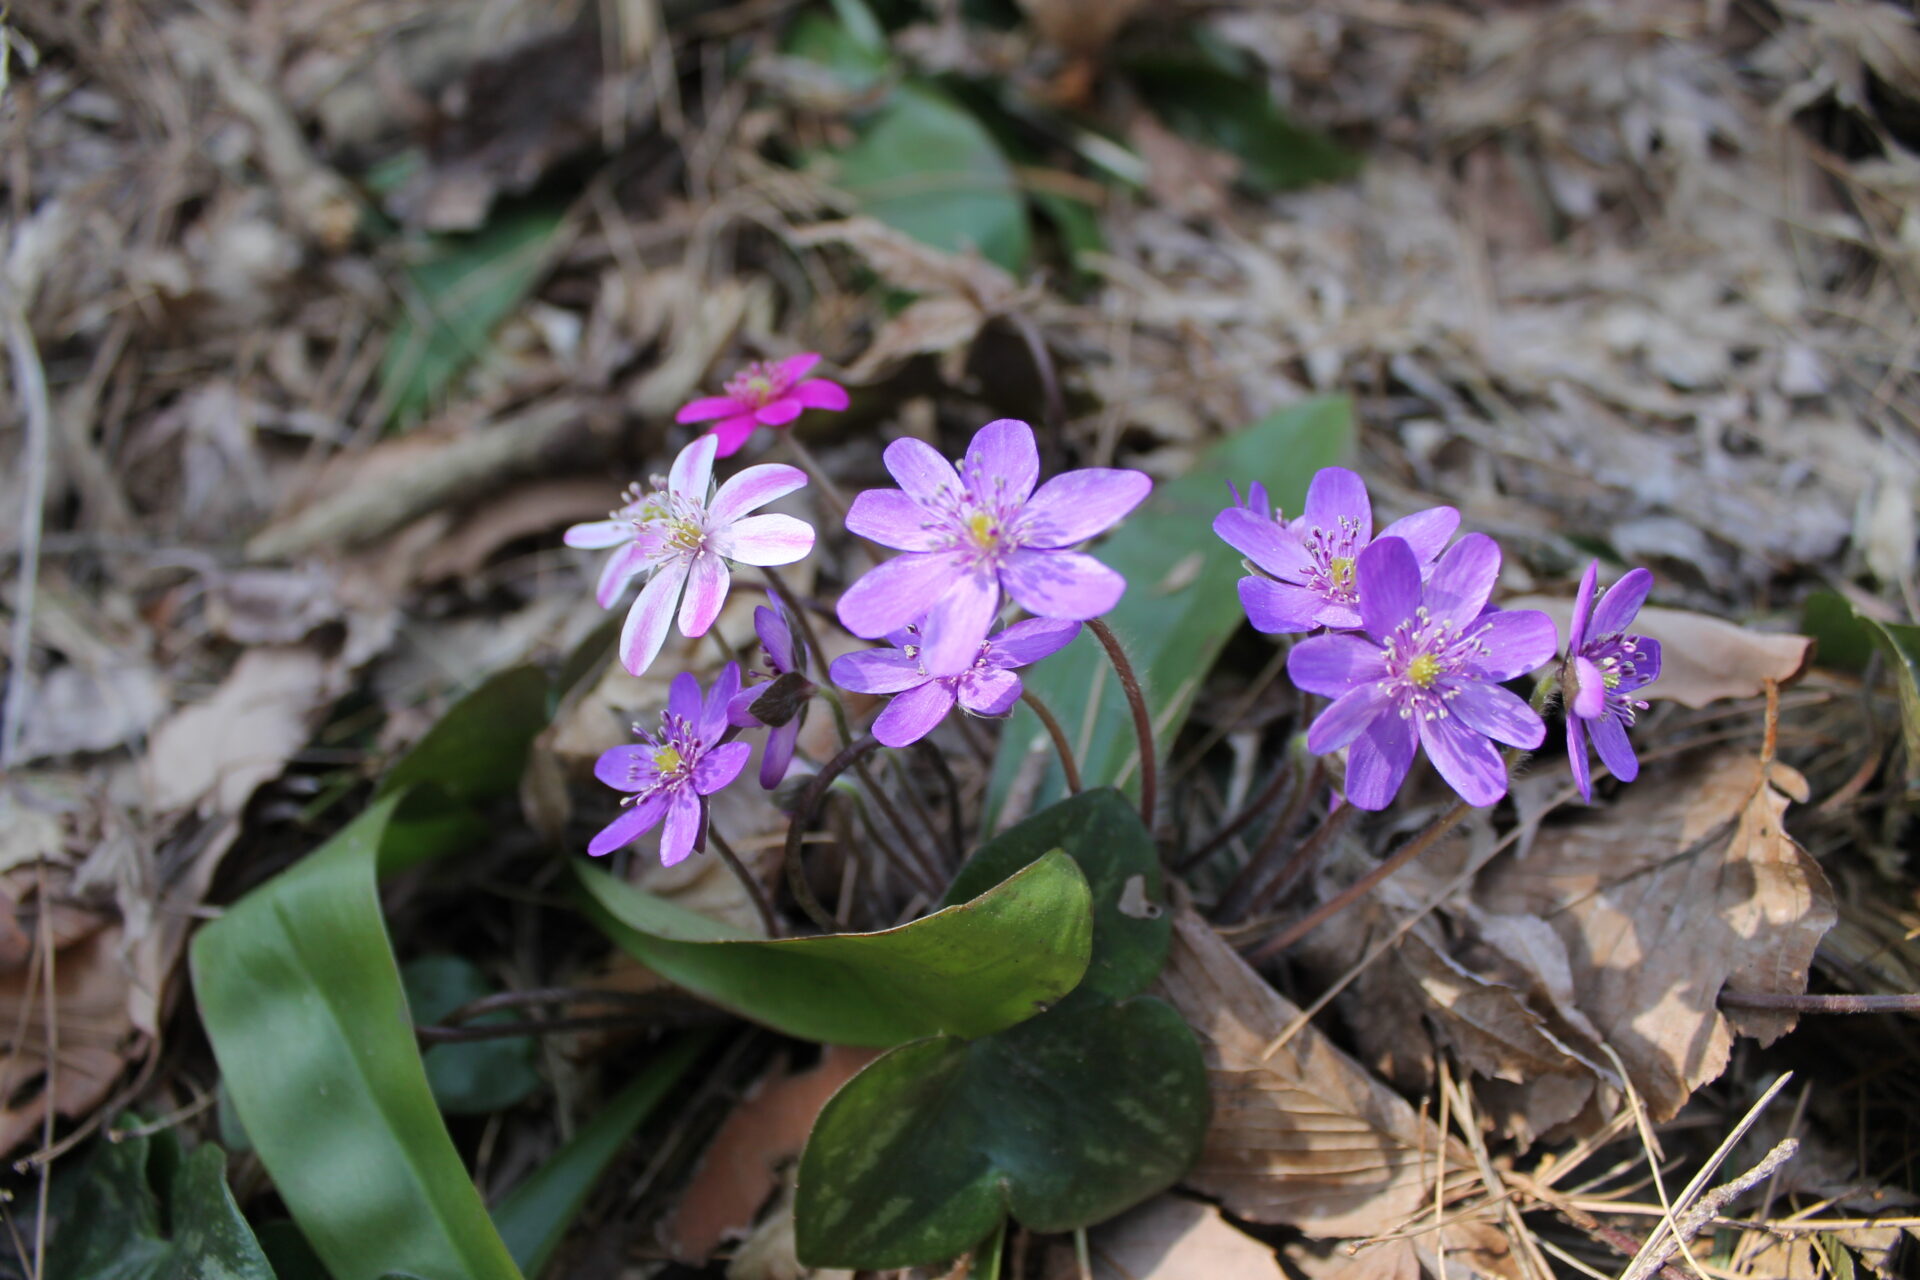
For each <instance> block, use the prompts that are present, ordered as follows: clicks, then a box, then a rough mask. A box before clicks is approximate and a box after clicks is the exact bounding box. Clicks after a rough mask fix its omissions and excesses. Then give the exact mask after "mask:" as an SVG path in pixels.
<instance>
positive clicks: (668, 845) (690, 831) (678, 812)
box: [660, 787, 706, 867]
mask: <svg viewBox="0 0 1920 1280" xmlns="http://www.w3.org/2000/svg"><path fill="white" fill-rule="evenodd" d="M705 816H706V810H705V809H704V808H703V807H702V806H701V804H700V799H699V797H698V796H696V795H694V793H693V788H692V787H678V788H675V789H674V791H672V792H671V793H670V794H669V795H668V797H667V822H666V825H665V826H663V827H661V828H660V865H662V866H666V867H671V866H673V865H674V864H675V863H677V862H681V861H684V860H685V859H686V856H687V855H688V854H690V853H692V852H693V846H694V845H695V844H696V843H698V842H699V839H700V820H701V819H702V818H703V817H705Z"/></svg>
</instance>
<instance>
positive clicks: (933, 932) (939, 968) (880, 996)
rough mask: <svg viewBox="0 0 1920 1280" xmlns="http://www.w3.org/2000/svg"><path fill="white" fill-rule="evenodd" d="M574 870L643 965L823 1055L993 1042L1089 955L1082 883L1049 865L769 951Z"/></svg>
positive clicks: (600, 875)
mask: <svg viewBox="0 0 1920 1280" xmlns="http://www.w3.org/2000/svg"><path fill="white" fill-rule="evenodd" d="M577 870H578V874H579V877H580V883H581V886H582V888H583V889H584V891H585V892H584V894H583V897H584V899H585V903H586V906H587V910H588V913H589V914H590V915H591V916H592V917H593V918H594V919H595V920H596V921H597V922H598V923H599V924H600V926H601V928H603V929H605V930H606V931H607V934H608V936H609V937H611V938H612V939H613V940H614V942H615V943H616V944H618V945H619V946H620V947H621V948H623V949H624V950H626V951H627V952H628V953H629V954H631V955H632V956H634V957H635V958H636V959H638V960H639V961H640V962H641V963H643V964H645V965H647V966H648V967H649V968H651V969H654V970H655V971H657V972H659V973H660V974H661V975H662V976H664V977H666V978H669V979H671V980H672V981H674V982H677V983H679V984H680V985H681V986H683V987H686V988H687V989H688V990H690V991H694V992H697V993H698V994H699V995H701V996H703V997H705V998H706V999H708V1000H711V1001H712V1002H713V1003H715V1004H717V1005H720V1006H721V1007H723V1008H727V1009H731V1010H733V1011H734V1012H736V1013H738V1014H740V1015H741V1016H742V1017H745V1018H750V1019H752V1020H753V1021H755V1022H758V1023H761V1024H762V1025H764V1026H768V1027H772V1028H773V1029H774V1030H776V1031H781V1032H784V1033H786V1034H787V1035H791V1036H797V1037H799V1038H800V1039H803V1040H819V1041H823V1042H825V1043H828V1044H848V1045H876V1046H888V1045H896V1044H901V1043H903V1042H905V1041H908V1040H916V1039H919V1038H920V1037H922V1036H929V1035H940V1034H953V1035H960V1036H980V1035H986V1034H988V1033H989V1032H993V1031H998V1030H1000V1029H1001V1028H1002V1027H1007V1026H1011V1025H1013V1024H1014V1023H1017V1022H1020V1021H1022V1020H1023V1019H1027V1018H1031V1017H1032V1016H1033V1015H1034V1014H1036V1013H1038V1012H1039V1011H1040V1010H1042V1009H1044V1008H1046V1007H1047V1006H1048V1005H1051V1004H1053V1003H1054V1002H1055V1001H1057V1000H1059V999H1060V998H1061V997H1062V996H1064V995H1066V994H1067V993H1068V992H1069V991H1071V990H1073V988H1074V985H1075V984H1076V983H1078V982H1079V981H1080V977H1081V975H1082V974H1084V973H1085V972H1086V969H1087V959H1088V956H1089V954H1090V950H1091V945H1092V934H1093V926H1092V920H1091V915H1090V909H1089V908H1090V901H1091V900H1090V897H1089V893H1088V889H1087V881H1086V878H1085V877H1084V876H1083V875H1082V874H1081V873H1080V869H1079V868H1078V867H1077V866H1075V865H1074V862H1073V860H1072V859H1071V858H1069V857H1067V856H1066V855H1065V854H1059V853H1056V854H1052V855H1049V856H1046V857H1042V858H1040V859H1038V860H1037V861H1035V862H1034V863H1033V864H1032V865H1031V866H1029V867H1027V868H1026V869H1025V870H1023V871H1021V872H1020V873H1019V874H1018V875H1015V876H1013V877H1012V878H1011V879H1008V880H1006V881H1005V882H1004V883H1001V884H997V885H995V886H993V887H992V888H990V889H988V890H987V891H986V892H984V893H982V894H981V895H980V896H978V897H976V898H974V899H973V900H971V901H969V902H962V903H960V904H958V905H955V906H950V907H947V908H946V909H944V910H941V911H937V912H935V913H934V914H932V915H930V916H925V917H923V918H921V919H919V920H915V921H913V922H912V923H911V924H905V925H901V926H900V927H899V928H896V929H886V930H882V931H881V932H878V933H838V934H828V935H825V936H821V937H811V938H782V939H778V940H771V941H770V940H768V939H764V938H755V937H751V936H749V935H746V934H742V933H739V932H737V931H736V930H734V929H732V928H731V927H729V926H727V925H723V924H721V923H719V922H718V921H716V920H712V919H709V918H708V917H706V916H701V915H696V914H694V913H693V912H690V911H687V910H684V909H683V908H680V907H677V906H675V905H673V904H672V903H670V902H667V901H665V900H664V899H661V898H657V897H654V896H653V895H652V894H649V893H646V892H644V891H642V890H640V889H636V888H634V887H633V886H632V885H629V884H627V883H625V882H623V881H620V880H616V879H614V878H613V877H612V876H609V875H607V874H606V873H605V872H603V871H599V870H596V869H594V868H592V867H588V866H585V865H580V866H578V868H577Z"/></svg>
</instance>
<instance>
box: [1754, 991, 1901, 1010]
mask: <svg viewBox="0 0 1920 1280" xmlns="http://www.w3.org/2000/svg"><path fill="white" fill-rule="evenodd" d="M1720 1003H1721V1004H1722V1005H1724V1006H1728V1007H1731V1008H1735V1009H1770V1010H1775V1011H1778V1012H1781V1013H1920V995H1906V996H1845V995H1836V996H1814V995H1793V994H1790V993H1788V992H1784V991H1780V992H1776V991H1722V992H1721V993H1720Z"/></svg>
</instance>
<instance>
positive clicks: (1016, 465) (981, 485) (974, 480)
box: [960, 418, 1040, 504]
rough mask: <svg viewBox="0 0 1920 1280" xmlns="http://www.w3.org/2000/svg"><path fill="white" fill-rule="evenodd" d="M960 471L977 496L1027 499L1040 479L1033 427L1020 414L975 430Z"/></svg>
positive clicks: (968, 486)
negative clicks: (1018, 416) (1017, 416)
mask: <svg viewBox="0 0 1920 1280" xmlns="http://www.w3.org/2000/svg"><path fill="white" fill-rule="evenodd" d="M960 473H961V479H962V480H963V481H964V482H965V483H966V486H967V488H969V489H971V490H972V491H973V493H974V496H976V497H978V498H981V499H989V500H1001V501H1011V502H1013V503H1015V504H1018V503H1022V502H1025V501H1026V500H1027V498H1028V497H1029V496H1030V495H1031V494H1032V493H1033V486H1034V482H1035V481H1037V480H1039V479H1040V450H1039V448H1038V447H1037V446H1036V445H1035V444H1034V442H1033V428H1032V427H1030V426H1028V425H1027V424H1026V423H1024V422H1022V421H1020V420H1019V419H1018V418H995V419H994V420H993V421H992V422H989V423H988V424H987V425H986V426H984V427H982V428H980V429H979V430H978V431H976V432H974V433H973V440H972V442H971V443H970V444H968V445H967V457H966V460H965V461H964V462H963V463H961V466H960Z"/></svg>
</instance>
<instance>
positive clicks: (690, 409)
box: [673, 396, 753, 422]
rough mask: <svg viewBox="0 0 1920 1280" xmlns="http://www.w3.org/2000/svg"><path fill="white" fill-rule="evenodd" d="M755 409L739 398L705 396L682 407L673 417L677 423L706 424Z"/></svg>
mask: <svg viewBox="0 0 1920 1280" xmlns="http://www.w3.org/2000/svg"><path fill="white" fill-rule="evenodd" d="M752 408H753V406H752V405H750V404H748V403H747V402H746V401H745V400H742V399H741V398H740V397H739V396H703V397H702V398H700V399H698V400H695V401H694V402H692V403H691V404H686V405H682V406H681V407H680V412H678V413H676V414H674V415H673V420H674V421H675V422H706V421H708V420H709V419H712V418H728V417H733V416H735V415H737V414H742V413H746V412H748V411H750V410H751V409H752Z"/></svg>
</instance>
